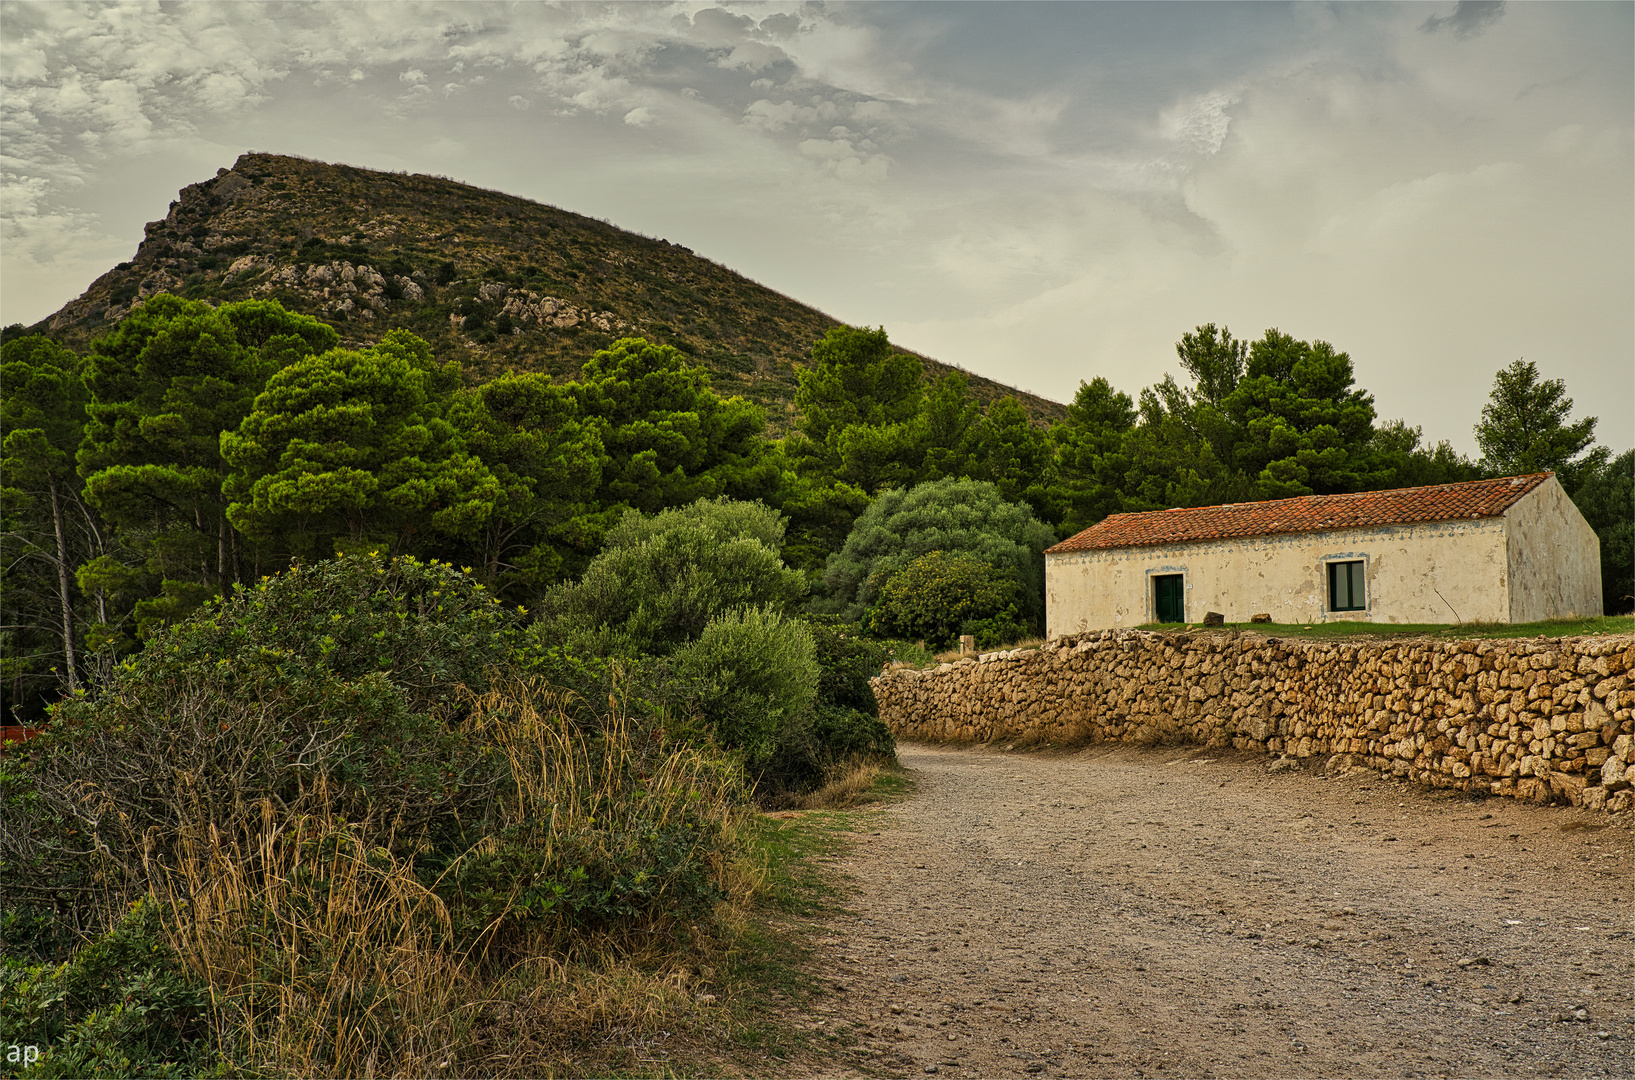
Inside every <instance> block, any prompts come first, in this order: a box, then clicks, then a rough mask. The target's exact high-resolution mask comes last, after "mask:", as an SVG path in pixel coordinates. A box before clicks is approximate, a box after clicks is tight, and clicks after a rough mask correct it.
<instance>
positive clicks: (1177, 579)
mask: <svg viewBox="0 0 1635 1080" xmlns="http://www.w3.org/2000/svg"><path fill="white" fill-rule="evenodd" d="M1152 606H1153V610H1154V611H1156V612H1157V613H1158V621H1159V622H1186V621H1187V620H1186V610H1187V605H1186V587H1185V584H1184V578H1183V576H1182V575H1181V574H1154V575H1153V578H1152Z"/></svg>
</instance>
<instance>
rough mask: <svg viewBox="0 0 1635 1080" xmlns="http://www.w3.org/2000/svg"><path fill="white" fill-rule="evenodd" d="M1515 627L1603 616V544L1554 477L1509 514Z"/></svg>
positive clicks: (1511, 594) (1511, 612)
mask: <svg viewBox="0 0 1635 1080" xmlns="http://www.w3.org/2000/svg"><path fill="white" fill-rule="evenodd" d="M1505 521H1506V527H1507V530H1508V533H1509V559H1508V562H1509V566H1510V621H1511V622H1536V621H1538V620H1539V619H1554V618H1561V617H1562V616H1566V615H1599V614H1601V541H1600V539H1599V538H1598V537H1597V536H1596V535H1595V530H1594V529H1592V528H1590V523H1589V522H1587V521H1585V520H1584V515H1582V514H1580V513H1579V512H1578V507H1576V506H1574V505H1573V503H1572V500H1571V499H1569V498H1568V497H1567V493H1566V491H1564V490H1563V489H1562V487H1561V485H1560V483H1558V482H1557V481H1556V478H1555V477H1553V476H1552V477H1550V479H1548V480H1546V481H1545V482H1544V483H1542V484H1540V485H1539V486H1538V487H1536V488H1534V489H1533V490H1532V491H1530V492H1528V493H1527V495H1526V496H1525V497H1524V498H1522V499H1520V500H1518V501H1517V503H1516V505H1515V506H1512V507H1511V508H1510V511H1509V512H1508V513H1507V514H1505Z"/></svg>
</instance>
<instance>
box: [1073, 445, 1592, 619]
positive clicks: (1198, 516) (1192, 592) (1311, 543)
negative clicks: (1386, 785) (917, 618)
mask: <svg viewBox="0 0 1635 1080" xmlns="http://www.w3.org/2000/svg"><path fill="white" fill-rule="evenodd" d="M1045 608H1046V615H1045V624H1046V632H1047V634H1048V635H1049V636H1050V637H1060V636H1062V635H1064V634H1076V633H1080V632H1082V631H1085V630H1101V629H1106V628H1109V627H1120V626H1124V627H1129V626H1138V625H1141V624H1143V623H1187V622H1194V623H1195V622H1201V621H1202V620H1203V618H1204V616H1205V614H1206V613H1209V612H1219V613H1220V614H1222V615H1224V616H1225V619H1226V621H1227V622H1248V621H1250V620H1251V618H1252V617H1253V616H1255V615H1257V614H1269V615H1270V616H1271V617H1272V621H1273V622H1279V623H1317V622H1330V621H1335V620H1351V621H1363V622H1381V623H1454V622H1496V623H1507V622H1533V621H1536V620H1539V619H1549V618H1562V617H1567V616H1572V615H1599V614H1600V613H1601V545H1600V541H1599V540H1598V539H1597V538H1596V535H1595V531H1594V530H1593V529H1591V528H1590V526H1589V523H1588V522H1586V521H1585V520H1584V517H1583V515H1582V514H1580V513H1579V512H1578V508H1577V507H1575V506H1574V505H1573V504H1572V501H1571V500H1570V499H1568V498H1567V493H1566V492H1565V491H1564V490H1562V487H1561V484H1560V483H1559V482H1558V481H1557V480H1556V478H1555V476H1554V475H1552V474H1551V473H1534V474H1532V475H1529V476H1509V477H1504V478H1501V479H1498V480H1475V481H1471V482H1470V483H1464V484H1442V485H1437V486H1434V487H1418V488H1399V489H1396V490H1394V491H1367V492H1360V493H1358V494H1355V495H1306V496H1301V497H1299V498H1293V499H1274V500H1271V501H1269V502H1252V503H1233V504H1229V505H1226V506H1200V507H1192V508H1181V509H1175V510H1157V511H1153V512H1150V513H1143V514H1114V515H1112V516H1110V517H1108V518H1106V519H1104V520H1102V521H1101V522H1099V523H1097V524H1095V525H1092V526H1091V527H1090V528H1088V529H1086V530H1084V531H1083V532H1081V533H1079V534H1078V535H1077V536H1073V537H1070V538H1069V539H1067V540H1064V541H1062V542H1061V543H1059V544H1057V545H1056V546H1055V547H1052V548H1049V549H1047V550H1046V551H1045Z"/></svg>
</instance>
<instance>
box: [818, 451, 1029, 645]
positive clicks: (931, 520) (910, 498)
mask: <svg viewBox="0 0 1635 1080" xmlns="http://www.w3.org/2000/svg"><path fill="white" fill-rule="evenodd" d="M1054 540H1055V532H1054V530H1052V529H1051V528H1050V526H1048V525H1046V524H1044V523H1043V522H1041V521H1039V520H1038V519H1037V518H1035V517H1034V516H1033V512H1032V510H1030V509H1029V508H1028V507H1027V506H1025V505H1022V504H1018V503H1011V502H1007V501H1005V499H1004V498H1002V497H1001V495H1000V493H999V489H998V488H997V487H995V486H994V485H993V484H990V483H987V482H985V481H981V480H964V479H956V478H953V477H949V478H946V479H943V480H933V481H930V482H928V483H924V484H917V485H915V486H914V487H912V488H908V489H898V488H893V489H891V490H888V491H885V492H882V493H881V494H880V496H879V497H878V498H876V499H875V500H874V502H873V503H871V504H870V505H869V508H868V509H867V510H865V511H863V513H862V515H861V516H860V517H859V518H858V519H857V524H856V525H855V526H854V527H853V528H852V531H851V534H850V535H849V536H847V537H846V543H845V545H844V546H843V547H842V548H841V549H840V550H839V551H838V552H836V553H835V554H834V555H833V556H832V557H831V558H830V559H829V563H828V566H827V568H826V569H825V570H824V574H823V581H824V584H825V585H826V586H827V588H828V592H829V597H830V600H831V602H832V603H833V604H834V605H835V606H837V607H839V608H840V610H841V611H842V612H843V613H844V614H845V617H847V618H849V619H852V620H857V619H859V618H861V617H862V616H863V614H864V613H865V612H867V611H868V610H869V609H870V608H871V607H873V606H874V605H875V604H876V603H877V602H878V601H879V596H880V589H881V588H882V587H883V586H884V585H885V583H886V582H887V581H889V580H890V579H891V578H892V577H894V576H895V575H896V574H897V573H899V572H900V571H901V570H903V568H904V567H906V566H907V565H908V564H909V563H911V562H913V561H914V560H915V559H916V558H918V557H919V556H921V555H924V554H927V553H928V552H931V551H943V552H949V553H953V552H966V553H968V554H970V555H972V556H974V557H975V558H978V559H980V560H982V561H983V562H985V563H988V564H989V565H991V566H993V567H995V568H997V569H999V570H1002V571H1005V572H1006V573H1009V574H1011V575H1012V576H1014V578H1015V579H1016V580H1017V582H1019V583H1020V586H1021V589H1022V596H1021V600H1020V603H1019V607H1020V610H1021V612H1022V615H1023V618H1024V619H1025V620H1027V621H1028V622H1029V623H1037V622H1040V621H1042V619H1043V616H1044V557H1043V555H1042V554H1041V552H1043V551H1044V549H1045V548H1046V547H1048V546H1049V545H1050V544H1051V543H1053V542H1054Z"/></svg>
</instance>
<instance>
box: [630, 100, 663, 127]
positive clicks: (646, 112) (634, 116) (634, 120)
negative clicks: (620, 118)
mask: <svg viewBox="0 0 1635 1080" xmlns="http://www.w3.org/2000/svg"><path fill="white" fill-rule="evenodd" d="M655 119H657V117H655V116H654V115H653V110H652V109H649V108H648V107H647V106H645V105H638V106H637V107H636V108H634V109H631V110H630V111H629V112H627V113H625V114H624V122H625V123H627V124H629V125H630V126H631V127H646V126H647V125H649V124H651V123H652V122H653V121H654V120H655Z"/></svg>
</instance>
